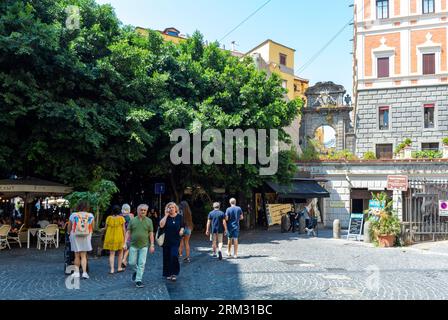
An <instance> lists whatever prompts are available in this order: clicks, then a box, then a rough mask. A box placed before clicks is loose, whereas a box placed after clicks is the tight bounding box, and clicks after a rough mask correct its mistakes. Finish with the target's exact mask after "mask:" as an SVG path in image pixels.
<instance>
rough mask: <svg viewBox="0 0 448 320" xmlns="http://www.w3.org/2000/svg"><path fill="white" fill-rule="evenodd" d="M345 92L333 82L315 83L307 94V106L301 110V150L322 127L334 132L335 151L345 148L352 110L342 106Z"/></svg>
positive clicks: (347, 106)
mask: <svg viewBox="0 0 448 320" xmlns="http://www.w3.org/2000/svg"><path fill="white" fill-rule="evenodd" d="M345 93H346V91H345V89H344V87H343V86H339V85H336V84H334V83H333V82H324V83H317V84H316V85H315V86H313V87H310V88H309V89H308V90H307V92H306V96H307V102H308V103H307V105H306V107H305V108H304V109H303V115H302V123H301V128H300V141H301V146H302V150H303V148H307V147H308V143H307V141H308V140H309V139H314V138H315V133H316V131H317V129H318V128H320V127H322V126H328V127H331V128H332V129H333V130H334V131H335V139H336V147H335V150H336V151H341V150H343V149H346V148H347V143H346V136H347V134H348V133H349V131H350V128H351V117H350V112H351V111H353V108H352V107H351V106H349V105H344V95H345Z"/></svg>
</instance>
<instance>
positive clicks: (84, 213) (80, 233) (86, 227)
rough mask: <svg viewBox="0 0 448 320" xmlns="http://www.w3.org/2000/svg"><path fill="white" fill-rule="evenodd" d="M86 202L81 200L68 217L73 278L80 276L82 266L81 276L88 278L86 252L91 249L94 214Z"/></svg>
mask: <svg viewBox="0 0 448 320" xmlns="http://www.w3.org/2000/svg"><path fill="white" fill-rule="evenodd" d="M89 211H90V206H89V204H88V203H87V202H85V201H81V202H80V203H79V204H78V207H77V208H76V211H75V212H73V213H72V214H71V216H70V219H69V225H68V231H69V233H70V245H71V251H73V252H74V253H75V266H76V271H75V273H74V274H73V276H74V277H75V278H79V277H80V271H79V270H80V269H79V268H80V267H82V271H83V272H82V278H83V279H89V275H88V273H87V252H90V251H92V233H93V227H94V220H95V219H94V216H93V214H92V213H90V212H89Z"/></svg>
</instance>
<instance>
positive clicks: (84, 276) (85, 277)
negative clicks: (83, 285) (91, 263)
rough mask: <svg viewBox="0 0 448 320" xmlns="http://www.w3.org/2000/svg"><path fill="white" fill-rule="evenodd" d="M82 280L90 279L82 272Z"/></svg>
mask: <svg viewBox="0 0 448 320" xmlns="http://www.w3.org/2000/svg"><path fill="white" fill-rule="evenodd" d="M82 278H83V279H90V277H89V275H88V274H87V272H83V274H82Z"/></svg>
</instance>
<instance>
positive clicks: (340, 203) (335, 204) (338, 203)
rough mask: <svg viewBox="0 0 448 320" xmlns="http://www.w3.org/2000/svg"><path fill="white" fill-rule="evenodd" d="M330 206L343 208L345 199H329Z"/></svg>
mask: <svg viewBox="0 0 448 320" xmlns="http://www.w3.org/2000/svg"><path fill="white" fill-rule="evenodd" d="M330 208H345V201H330Z"/></svg>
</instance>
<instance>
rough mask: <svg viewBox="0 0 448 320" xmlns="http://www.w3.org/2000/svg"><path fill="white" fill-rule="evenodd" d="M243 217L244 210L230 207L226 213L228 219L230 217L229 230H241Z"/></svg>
mask: <svg viewBox="0 0 448 320" xmlns="http://www.w3.org/2000/svg"><path fill="white" fill-rule="evenodd" d="M242 215H243V210H241V208H240V207H237V206H235V207H230V208H228V209H227V211H226V218H227V217H229V220H228V221H227V229H228V230H229V231H231V230H239V229H240V218H241V216H242Z"/></svg>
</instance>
